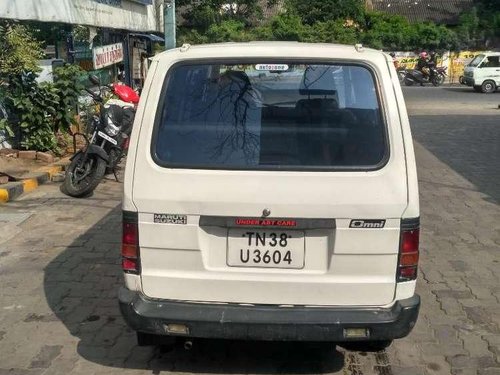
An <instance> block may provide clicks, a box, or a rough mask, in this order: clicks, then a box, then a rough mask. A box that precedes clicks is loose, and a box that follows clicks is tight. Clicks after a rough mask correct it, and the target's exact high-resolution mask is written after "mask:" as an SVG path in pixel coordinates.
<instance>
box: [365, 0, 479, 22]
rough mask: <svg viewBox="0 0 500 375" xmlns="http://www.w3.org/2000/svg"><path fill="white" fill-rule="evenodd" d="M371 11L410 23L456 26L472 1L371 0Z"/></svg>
mask: <svg viewBox="0 0 500 375" xmlns="http://www.w3.org/2000/svg"><path fill="white" fill-rule="evenodd" d="M368 4H369V7H370V8H372V9H373V10H376V11H379V12H384V13H389V14H398V15H401V16H404V17H406V18H407V19H408V21H410V22H424V21H432V22H435V23H437V24H445V25H457V24H458V20H459V17H460V14H461V13H463V12H466V11H467V10H470V9H471V8H472V7H473V5H474V1H473V0H371V1H368Z"/></svg>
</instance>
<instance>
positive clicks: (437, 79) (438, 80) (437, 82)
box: [432, 74, 444, 87]
mask: <svg viewBox="0 0 500 375" xmlns="http://www.w3.org/2000/svg"><path fill="white" fill-rule="evenodd" d="M443 83H444V76H443V75H441V74H436V75H434V77H432V84H433V85H434V86H436V87H438V86H441V85H442V84H443Z"/></svg>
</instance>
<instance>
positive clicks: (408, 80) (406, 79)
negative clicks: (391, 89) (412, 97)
mask: <svg viewBox="0 0 500 375" xmlns="http://www.w3.org/2000/svg"><path fill="white" fill-rule="evenodd" d="M413 83H414V82H413V81H412V80H411V79H408V78H405V85H406V86H413Z"/></svg>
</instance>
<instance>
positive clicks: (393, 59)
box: [389, 52, 399, 70]
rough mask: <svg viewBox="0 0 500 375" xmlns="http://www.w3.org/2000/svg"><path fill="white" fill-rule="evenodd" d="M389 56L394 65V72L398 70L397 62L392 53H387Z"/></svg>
mask: <svg viewBox="0 0 500 375" xmlns="http://www.w3.org/2000/svg"><path fill="white" fill-rule="evenodd" d="M389 56H391V57H392V63H393V64H394V67H395V68H396V70H398V69H399V61H398V60H397V59H396V54H395V53H394V52H391V53H389Z"/></svg>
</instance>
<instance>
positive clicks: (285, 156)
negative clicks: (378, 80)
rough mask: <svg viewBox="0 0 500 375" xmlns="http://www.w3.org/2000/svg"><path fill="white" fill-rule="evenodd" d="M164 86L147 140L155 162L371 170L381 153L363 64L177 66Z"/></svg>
mask: <svg viewBox="0 0 500 375" xmlns="http://www.w3.org/2000/svg"><path fill="white" fill-rule="evenodd" d="M163 90H164V92H163V95H162V99H161V101H160V109H159V112H158V114H157V119H156V128H155V135H154V137H153V145H152V152H153V157H154V159H155V161H156V162H157V163H158V164H160V165H162V166H166V167H181V168H211V169H284V170H294V169H318V168H319V169H342V168H345V169H352V168H358V169H359V168H363V169H366V168H368V169H373V168H375V167H377V166H380V165H381V163H382V162H383V161H384V159H385V156H386V154H387V152H386V151H387V142H386V132H385V126H384V122H383V120H382V115H381V109H380V105H379V99H378V97H377V90H376V86H375V82H374V77H373V75H372V73H371V72H370V70H369V69H368V68H366V67H364V66H359V65H347V64H344V65H342V64H334V65H331V64H329V65H325V64H297V63H252V64H196V65H177V66H174V67H173V68H171V70H170V71H169V74H168V76H167V79H166V82H165V85H164V88H163Z"/></svg>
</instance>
